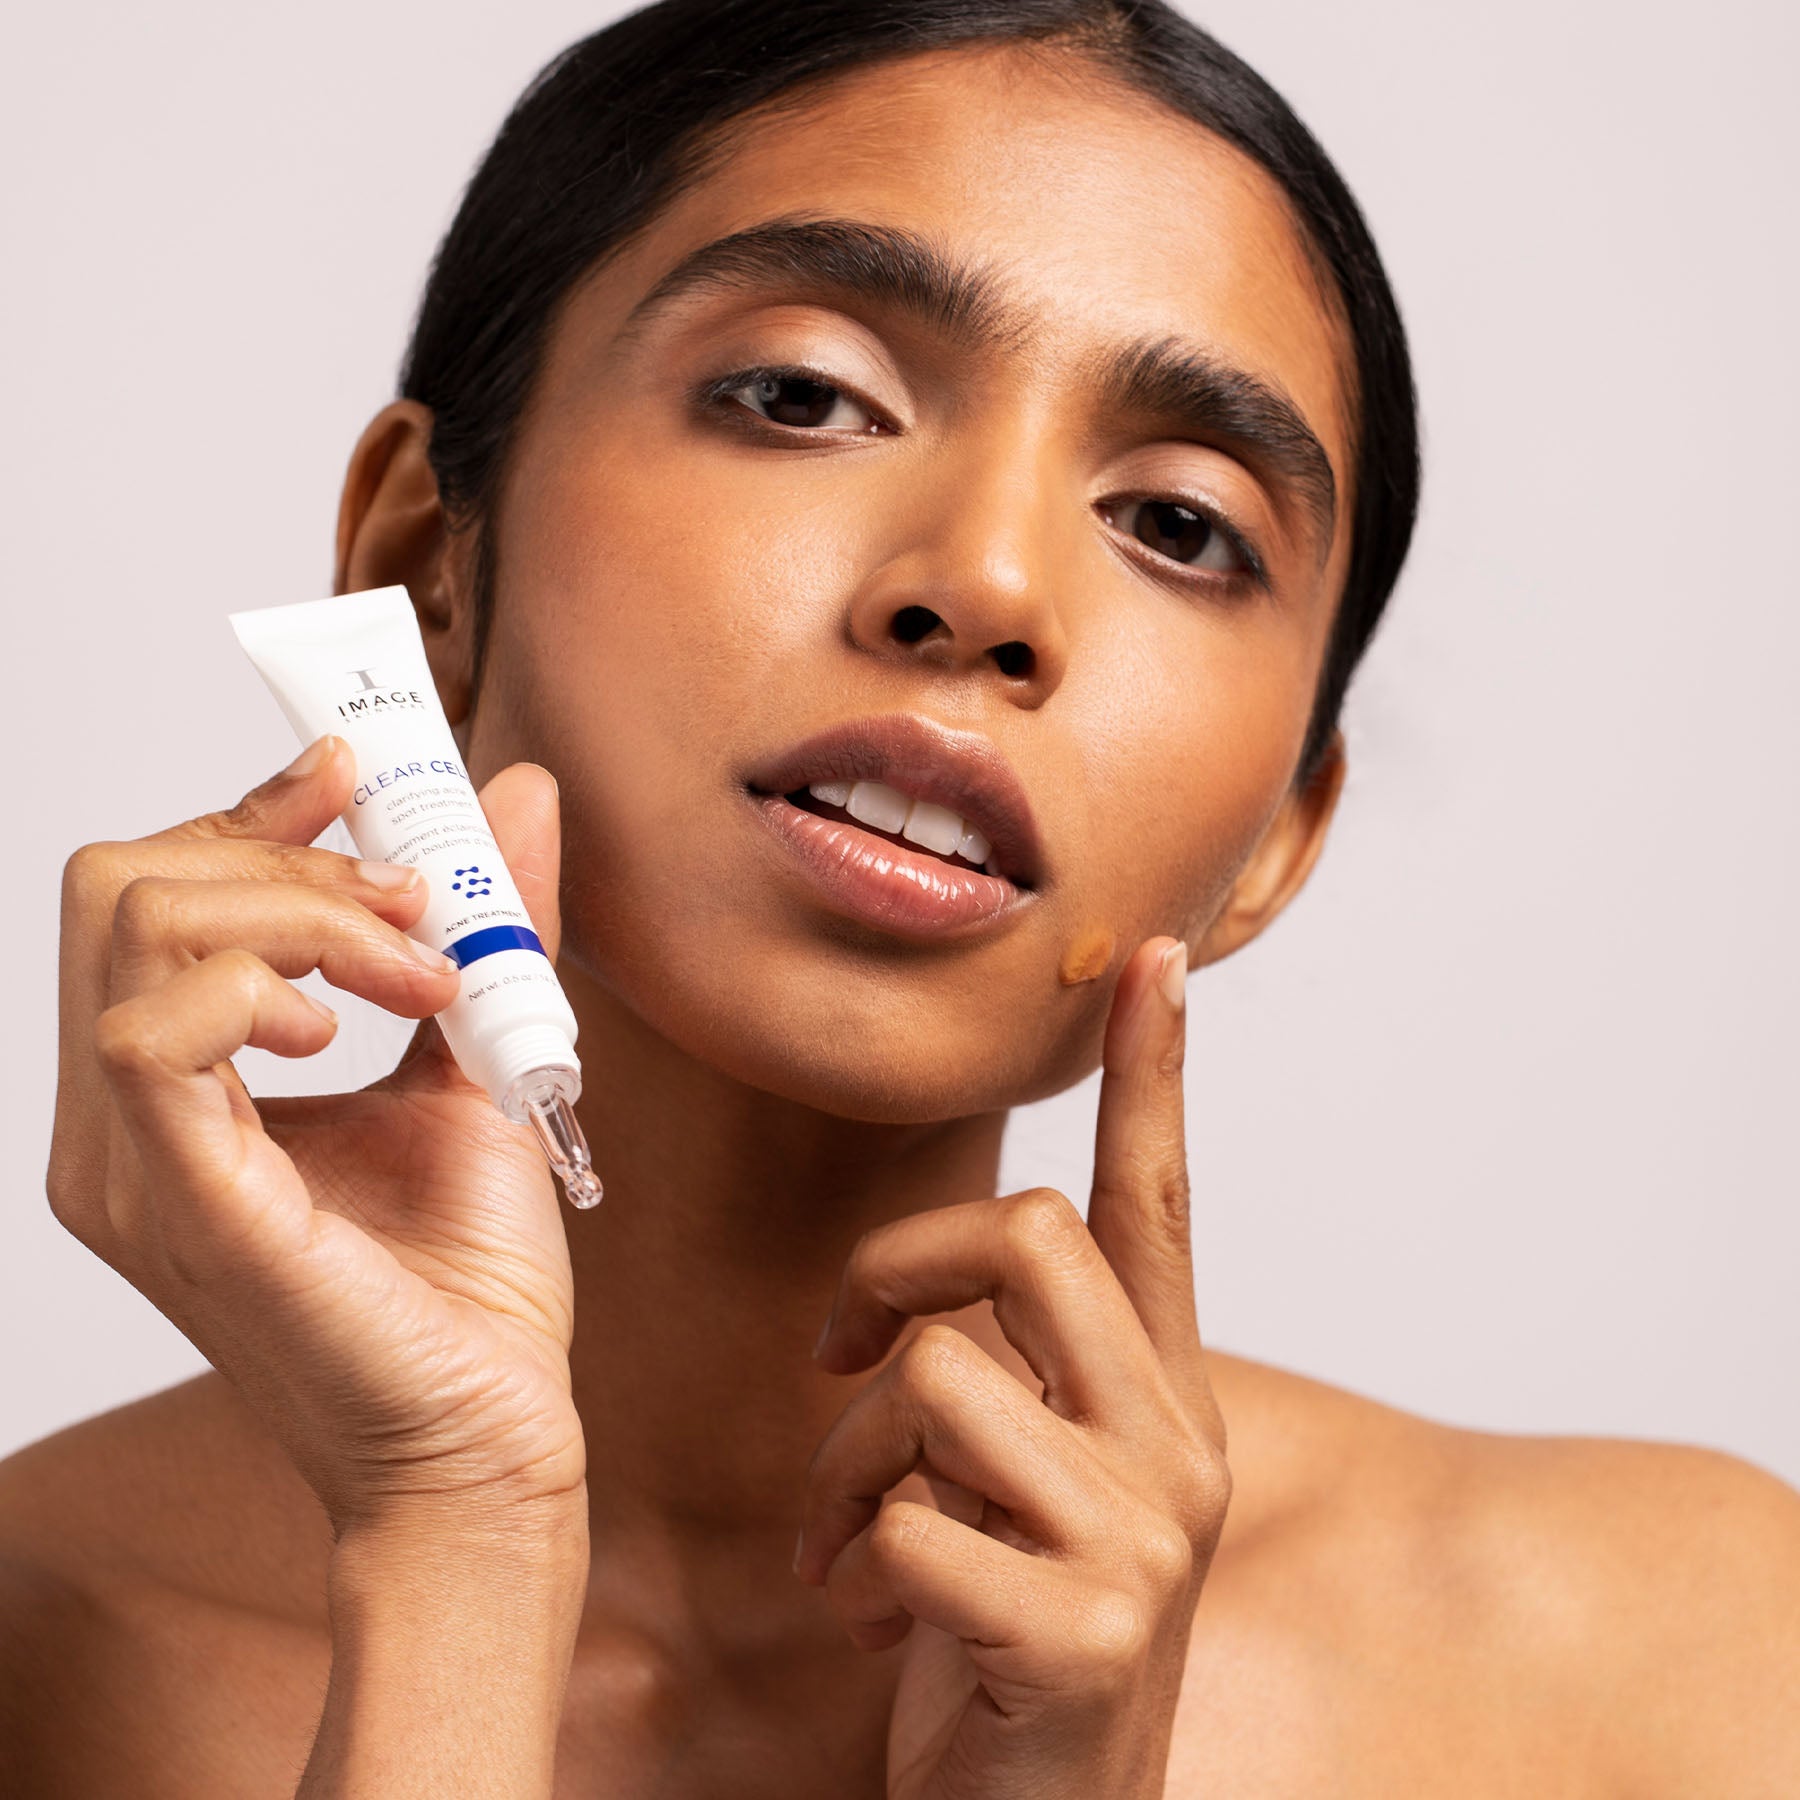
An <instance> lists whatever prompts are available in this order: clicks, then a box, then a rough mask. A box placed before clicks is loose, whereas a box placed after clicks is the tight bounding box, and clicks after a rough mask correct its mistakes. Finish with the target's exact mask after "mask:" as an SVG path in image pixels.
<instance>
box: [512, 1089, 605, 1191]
mask: <svg viewBox="0 0 1800 1800" xmlns="http://www.w3.org/2000/svg"><path fill="white" fill-rule="evenodd" d="M522 1098H523V1099H524V1102H525V1116H526V1118H527V1119H528V1120H529V1121H530V1124H531V1129H532V1130H533V1131H534V1132H535V1133H536V1134H537V1141H538V1142H539V1144H541V1145H542V1146H543V1151H544V1155H545V1156H546V1157H547V1158H548V1159H549V1163H550V1167H551V1168H552V1169H554V1170H555V1171H556V1173H557V1175H558V1176H559V1177H560V1178H561V1180H562V1184H563V1192H564V1193H565V1194H567V1195H568V1197H569V1204H570V1205H571V1206H578V1207H580V1208H582V1209H583V1210H584V1211H585V1210H586V1209H587V1208H588V1207H590V1206H598V1205H599V1204H600V1200H601V1196H602V1195H603V1194H604V1193H605V1192H606V1190H605V1189H604V1188H603V1187H602V1186H601V1185H600V1177H599V1176H598V1175H596V1174H595V1173H594V1159H593V1156H592V1154H591V1153H590V1152H589V1150H588V1145H587V1138H586V1137H585V1136H584V1135H583V1133H582V1129H581V1124H580V1121H579V1120H577V1118H576V1117H575V1109H574V1107H572V1106H571V1105H570V1104H569V1102H568V1101H567V1099H565V1098H564V1096H563V1095H562V1093H561V1092H560V1091H559V1090H558V1089H556V1088H554V1087H549V1086H545V1087H541V1088H538V1089H536V1090H535V1091H533V1092H531V1093H528V1094H525V1095H524V1096H522Z"/></svg>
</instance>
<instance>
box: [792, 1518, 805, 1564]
mask: <svg viewBox="0 0 1800 1800" xmlns="http://www.w3.org/2000/svg"><path fill="white" fill-rule="evenodd" d="M805 1542H806V1527H805V1526H804V1525H802V1526H801V1527H800V1529H799V1530H798V1531H797V1532H796V1533H795V1534H794V1573H795V1574H796V1575H798V1574H799V1573H800V1547H801V1546H802V1545H803V1544H804V1543H805Z"/></svg>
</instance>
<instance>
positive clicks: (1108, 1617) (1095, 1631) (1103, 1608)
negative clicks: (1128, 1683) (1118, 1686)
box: [1072, 1588, 1150, 1681]
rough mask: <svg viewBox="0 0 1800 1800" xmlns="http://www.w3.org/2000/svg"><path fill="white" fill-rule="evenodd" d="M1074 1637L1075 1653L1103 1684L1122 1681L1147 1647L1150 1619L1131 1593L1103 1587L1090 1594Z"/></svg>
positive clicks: (1141, 1661)
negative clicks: (1097, 1591) (1109, 1681)
mask: <svg viewBox="0 0 1800 1800" xmlns="http://www.w3.org/2000/svg"><path fill="white" fill-rule="evenodd" d="M1072 1635H1073V1638H1074V1643H1075V1647H1076V1650H1077V1653H1078V1654H1079V1655H1080V1656H1081V1657H1082V1659H1083V1661H1084V1662H1086V1663H1087V1665H1088V1667H1089V1668H1090V1670H1092V1672H1093V1673H1094V1675H1096V1676H1097V1677H1099V1678H1100V1679H1101V1680H1102V1681H1106V1680H1114V1681H1124V1680H1127V1679H1128V1678H1130V1677H1131V1676H1132V1675H1133V1674H1135V1672H1136V1671H1137V1669H1138V1668H1139V1667H1140V1666H1141V1665H1142V1663H1143V1660H1144V1657H1145V1654H1146V1653H1147V1652H1148V1650H1149V1647H1150V1618H1149V1615H1148V1613H1147V1612H1146V1610H1145V1609H1144V1607H1143V1606H1142V1605H1140V1604H1139V1602H1138V1601H1137V1600H1135V1599H1134V1598H1133V1597H1132V1596H1131V1595H1130V1594H1126V1593H1122V1592H1120V1591H1119V1590H1118V1589H1117V1588H1104V1589H1102V1590H1101V1591H1100V1592H1099V1593H1097V1594H1093V1595H1090V1596H1089V1598H1088V1602H1087V1604H1086V1605H1085V1606H1084V1607H1083V1608H1082V1610H1081V1616H1080V1619H1079V1621H1078V1622H1077V1624H1076V1626H1075V1629H1074V1632H1073V1634H1072Z"/></svg>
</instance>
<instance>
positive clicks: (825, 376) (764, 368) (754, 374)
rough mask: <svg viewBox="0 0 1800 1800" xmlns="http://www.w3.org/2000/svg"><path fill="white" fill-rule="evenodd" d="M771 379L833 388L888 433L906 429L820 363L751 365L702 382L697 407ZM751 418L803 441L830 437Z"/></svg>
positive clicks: (817, 429)
mask: <svg viewBox="0 0 1800 1800" xmlns="http://www.w3.org/2000/svg"><path fill="white" fill-rule="evenodd" d="M771 376H773V377H774V378H775V379H776V380H777V381H782V380H789V381H792V380H799V381H812V382H816V383H817V384H818V385H819V386H820V387H828V388H832V389H834V390H835V391H836V392H838V393H840V394H844V395H847V396H848V397H849V398H850V399H852V400H854V401H855V402H856V403H857V405H858V406H860V407H862V408H863V410H864V411H865V412H867V413H868V414H869V416H870V417H871V418H872V419H874V420H875V422H876V423H877V424H878V425H880V426H881V428H882V429H883V430H884V431H889V432H898V431H900V430H901V429H903V428H902V427H901V426H900V425H898V424H897V423H896V422H895V421H894V419H893V418H892V417H891V415H890V414H889V413H888V410H887V408H886V407H884V406H878V405H877V404H876V403H875V402H874V401H873V400H871V399H870V398H869V396H868V395H867V394H865V393H864V392H863V391H862V389H861V388H859V387H858V386H857V385H856V384H855V383H854V382H852V381H846V380H845V379H844V378H843V377H842V376H840V375H834V374H833V373H832V372H831V371H830V370H829V369H825V368H822V367H820V366H819V365H818V364H816V363H808V362H778V363H750V364H747V365H746V366H745V367H743V368H741V369H731V370H728V371H727V372H726V373H725V374H723V375H715V376H711V377H709V378H708V379H707V380H705V381H703V382H701V383H700V385H699V386H698V387H697V388H695V390H694V393H693V399H694V401H695V403H696V404H697V405H700V406H713V405H716V404H717V403H718V402H719V401H721V400H724V399H726V398H728V397H729V396H730V395H732V394H734V393H735V392H736V391H737V390H738V389H739V388H741V387H748V386H749V385H750V384H751V383H752V382H753V381H764V380H767V379H768V378H769V377H771ZM748 416H749V417H750V418H752V419H755V420H756V422H757V423H758V424H759V425H762V426H764V427H766V428H767V429H768V430H770V431H779V432H783V433H790V432H791V433H793V434H795V435H797V436H801V437H824V436H828V435H829V434H828V433H827V432H826V431H824V430H823V429H822V428H820V427H819V426H816V425H815V426H805V425H783V424H781V423H780V422H779V421H778V420H775V419H765V418H763V417H762V416H761V415H760V414H758V413H750V414H749V415H748ZM856 435H858V436H859V437H860V436H866V435H867V434H866V433H862V432H859V433H857V434H856Z"/></svg>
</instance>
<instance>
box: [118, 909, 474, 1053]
mask: <svg viewBox="0 0 1800 1800" xmlns="http://www.w3.org/2000/svg"><path fill="white" fill-rule="evenodd" d="M232 948H239V949H246V950H250V951H252V952H254V953H255V954H256V955H257V956H259V957H261V958H262V960H263V961H264V962H266V963H267V964H268V965H269V966H270V967H271V968H272V969H273V970H274V971H275V972H276V973H277V974H278V975H282V976H285V977H287V978H289V979H293V978H295V977H298V976H301V975H306V974H310V973H311V972H312V971H313V970H314V969H317V970H318V971H319V972H320V973H321V974H322V975H323V976H324V977H325V979H326V980H327V981H328V982H330V983H331V985H332V986H333V987H337V988H342V989H344V990H345V991H346V992H349V993H355V994H360V995H361V996H362V997H363V998H364V999H365V1000H370V1001H372V1002H374V1004H375V1005H377V1006H381V1007H384V1008H386V1009H387V1010H388V1011H389V1012H394V1013H399V1014H401V1015H402V1016H403V1017H406V1018H413V1019H418V1018H426V1017H429V1016H430V1015H431V1014H432V1013H435V1012H437V1011H439V1010H440V1009H441V1008H442V1007H444V1006H447V1005H448V1004H449V1002H450V1000H451V999H452V998H453V997H454V995H455V993H456V986H457V979H458V970H457V966H456V964H455V963H453V962H452V961H451V960H450V959H449V958H448V957H447V956H440V955H439V954H438V952H437V951H435V950H432V949H430V948H428V947H427V946H426V945H424V944H421V943H418V942H417V941H416V940H415V939H413V938H410V937H408V936H407V935H406V933H405V932H404V931H401V930H400V929H399V928H398V927H397V926H394V925H390V924H388V923H387V922H386V921H385V920H382V919H378V918H377V917H376V916H375V915H374V913H372V912H371V911H369V909H368V908H367V907H365V906H361V905H359V904H358V903H357V902H356V901H355V900H353V899H351V898H350V897H349V896H348V895H347V894H333V893H322V892H317V891H313V890H308V889H296V888H284V887H281V886H277V885H272V884H270V883H268V882H266V881H180V880H172V879H170V878H168V877H166V876H156V875H150V876H139V877H137V878H136V879H135V880H133V881H132V882H130V883H129V884H128V885H127V887H126V888H125V890H124V892H123V893H121V894H120V896H119V903H118V906H117V907H116V908H115V910H114V912H113V949H112V959H111V962H112V978H111V981H110V983H109V986H108V998H109V1000H110V1001H112V1002H115V1003H116V1002H117V1001H120V1000H124V999H128V998H129V997H130V996H132V995H133V994H139V993H143V992H145V991H147V990H148V989H151V988H154V987H158V986H160V985H162V983H164V982H165V981H167V980H168V979H169V977H170V976H172V975H174V974H175V973H177V972H178V971H179V970H181V969H183V968H185V967H187V966H188V965H189V964H190V963H193V962H197V961H201V960H203V959H204V958H206V957H208V956H211V955H213V954H214V953H215V952H217V951H221V950H228V949H232Z"/></svg>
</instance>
